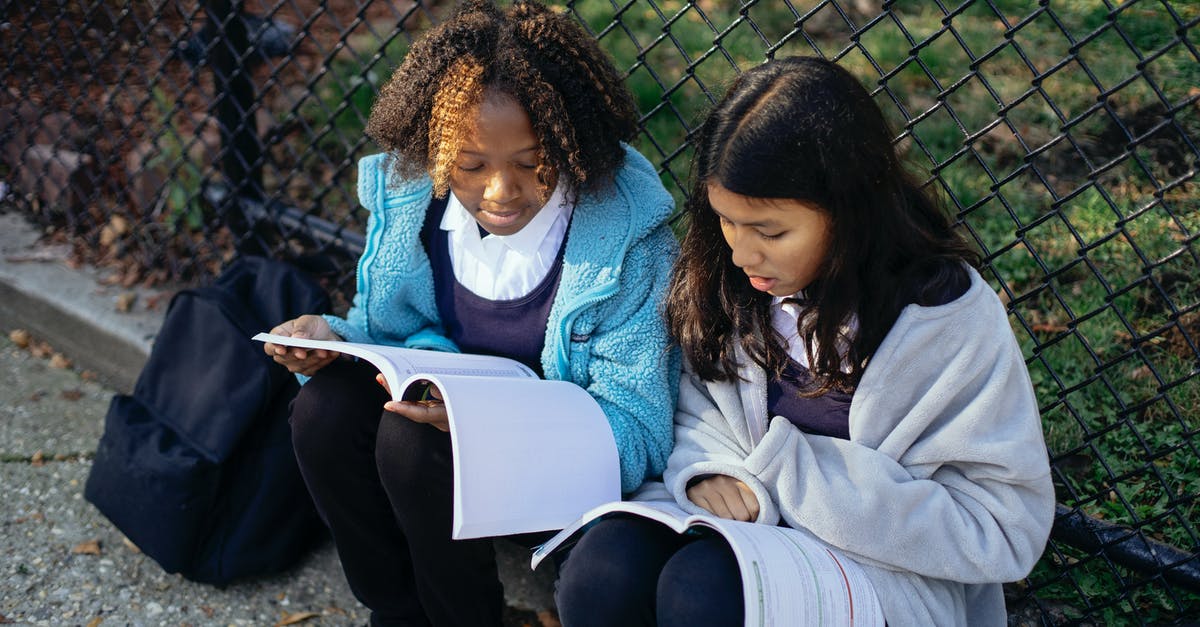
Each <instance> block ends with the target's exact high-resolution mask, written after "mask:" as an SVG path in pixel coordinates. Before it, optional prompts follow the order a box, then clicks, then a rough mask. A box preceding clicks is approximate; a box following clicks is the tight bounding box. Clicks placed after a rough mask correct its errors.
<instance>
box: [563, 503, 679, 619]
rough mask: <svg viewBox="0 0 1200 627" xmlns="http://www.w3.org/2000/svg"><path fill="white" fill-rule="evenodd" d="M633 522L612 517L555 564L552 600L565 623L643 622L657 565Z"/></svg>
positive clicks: (655, 578) (651, 599)
mask: <svg viewBox="0 0 1200 627" xmlns="http://www.w3.org/2000/svg"><path fill="white" fill-rule="evenodd" d="M641 531H642V530H641V529H640V528H639V526H638V524H637V523H636V521H633V520H629V519H623V518H611V519H608V520H604V521H601V522H600V523H598V524H597V525H595V526H594V527H592V528H591V529H589V530H588V531H587V533H585V534H584V535H583V537H582V538H581V539H580V540H579V543H578V544H576V545H575V547H574V548H572V549H571V552H570V554H569V555H568V556H567V558H566V560H565V561H564V562H563V563H562V564H561V565H560V566H559V576H558V581H557V582H556V584H555V589H554V598H555V603H556V605H557V606H558V611H559V616H560V617H561V618H562V619H563V623H564V624H568V625H572V626H575V625H635V624H646V623H647V622H648V619H649V618H650V616H651V608H652V604H653V594H654V589H655V582H656V580H657V578H658V567H659V566H658V565H657V564H654V563H652V562H653V561H654V560H653V559H650V560H647V558H650V557H651V554H653V553H654V551H652V550H651V551H648V552H647V551H644V550H642V549H644V548H645V547H644V545H643V544H642V542H641V540H642V537H641V536H642V535H643V534H642V533H641Z"/></svg>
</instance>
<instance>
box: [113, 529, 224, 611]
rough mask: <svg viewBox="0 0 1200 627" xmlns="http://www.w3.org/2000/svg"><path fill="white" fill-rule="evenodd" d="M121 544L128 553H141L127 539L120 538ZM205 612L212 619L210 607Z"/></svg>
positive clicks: (131, 541) (136, 546)
mask: <svg viewBox="0 0 1200 627" xmlns="http://www.w3.org/2000/svg"><path fill="white" fill-rule="evenodd" d="M121 544H124V545H125V548H127V549H129V550H130V551H133V552H134V553H141V552H142V550H141V549H140V548H138V545H136V544H134V543H133V540H130V539H129V538H121ZM201 609H204V608H201ZM206 611H207V613H208V616H209V618H212V608H211V607H210V608H208V609H207V610H206Z"/></svg>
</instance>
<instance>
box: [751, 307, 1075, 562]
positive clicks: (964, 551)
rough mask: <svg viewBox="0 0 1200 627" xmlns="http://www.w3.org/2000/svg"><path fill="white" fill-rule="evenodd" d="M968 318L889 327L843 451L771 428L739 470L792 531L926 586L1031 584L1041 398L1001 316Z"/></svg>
mask: <svg viewBox="0 0 1200 627" xmlns="http://www.w3.org/2000/svg"><path fill="white" fill-rule="evenodd" d="M993 296H994V295H993ZM995 307H996V308H997V309H1000V306H999V303H998V302H997V303H995ZM997 317H998V318H999V323H1000V324H1002V325H1003V327H1002V328H997V327H996V319H997ZM965 318H967V319H965V320H964V317H961V316H960V317H957V318H948V319H945V320H942V321H941V322H935V323H932V324H918V325H908V326H907V327H906V328H899V327H900V326H901V325H899V324H898V325H897V328H894V329H893V333H896V334H898V335H900V337H892V336H891V335H889V337H888V338H887V339H886V340H885V346H881V347H880V351H878V352H877V354H876V355H875V358H874V361H875V362H876V363H875V366H876V368H875V371H874V372H870V371H871V368H868V372H869V377H870V378H868V375H864V378H863V381H862V382H861V383H860V385H859V388H858V390H857V391H856V393H855V397H854V402H853V404H852V406H851V440H841V439H838V438H831V437H824V436H815V435H810V434H805V433H803V432H801V431H800V430H798V429H796V428H795V427H794V426H793V425H792V424H791V423H789V422H788V421H787V420H786V419H782V418H775V419H774V420H773V421H772V424H771V425H770V428H769V430H768V432H767V434H766V436H765V437H764V438H763V440H762V441H761V442H759V443H758V444H757V446H755V448H754V450H753V451H752V452H751V453H750V455H749V456H747V457H746V459H745V460H744V462H743V463H744V464H745V467H746V470H747V471H749V472H750V473H752V474H753V475H754V476H756V477H758V478H759V480H761V481H762V482H763V484H764V485H765V486H766V489H767V490H768V491H769V492H770V493H771V495H772V497H774V499H775V500H776V502H777V503H779V507H780V510H781V514H782V517H783V518H784V520H786V521H787V523H788V524H790V525H792V526H795V527H802V528H805V529H808V530H809V531H811V532H813V533H814V534H815V535H817V536H818V537H820V538H821V539H822V540H824V541H826V542H828V543H829V544H831V545H833V546H836V547H838V548H840V549H842V550H844V551H846V552H848V553H851V554H854V555H856V556H858V557H860V558H862V559H863V560H864V561H867V562H868V563H874V564H875V565H879V566H882V567H885V568H890V569H897V570H904V571H909V572H913V573H916V574H919V575H923V576H927V577H935V578H939V579H948V580H953V581H959V582H963V583H989V582H998V581H1013V580H1016V579H1019V578H1021V577H1024V576H1025V575H1027V574H1028V572H1029V570H1030V569H1031V568H1032V567H1033V565H1034V563H1035V562H1036V561H1037V559H1038V557H1039V556H1040V555H1041V552H1042V550H1043V549H1044V547H1045V542H1046V539H1047V537H1048V535H1049V530H1050V524H1051V521H1052V518H1053V511H1054V490H1053V486H1052V484H1051V481H1050V473H1049V462H1048V456H1047V452H1046V448H1045V443H1044V441H1043V439H1042V431H1041V422H1040V419H1039V415H1038V409H1037V404H1036V399H1035V397H1034V395H1033V390H1032V386H1031V384H1030V381H1029V376H1028V372H1027V370H1026V368H1025V363H1024V361H1023V360H1022V358H1021V354H1020V350H1019V348H1018V347H1017V345H1016V342H1015V340H1014V338H1013V337H1012V335H1011V331H1009V329H1008V326H1007V322H1006V321H1005V320H1004V318H1003V313H1000V314H999V316H997V315H995V314H994V312H993V314H992V315H988V314H987V313H986V312H985V313H984V314H982V315H975V314H972V315H969V316H966V317H965ZM971 318H974V319H975V321H974V322H972V321H971V320H970V319H971ZM979 318H982V319H984V322H987V319H989V318H990V323H988V324H984V325H982V326H981V325H980V324H977V322H979V320H978V319H979ZM989 328H990V329H991V332H988V329H989ZM939 342H940V344H939ZM935 346H938V347H940V348H937V349H935V348H932V347H935ZM856 431H857V432H856Z"/></svg>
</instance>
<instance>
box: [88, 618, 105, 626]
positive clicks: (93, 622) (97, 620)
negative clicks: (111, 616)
mask: <svg viewBox="0 0 1200 627" xmlns="http://www.w3.org/2000/svg"><path fill="white" fill-rule="evenodd" d="M102 620H104V619H103V618H100V617H99V616H97V617H95V618H93V619H92V620H89V621H88V624H87V627H97V625H99V624H100V621H102Z"/></svg>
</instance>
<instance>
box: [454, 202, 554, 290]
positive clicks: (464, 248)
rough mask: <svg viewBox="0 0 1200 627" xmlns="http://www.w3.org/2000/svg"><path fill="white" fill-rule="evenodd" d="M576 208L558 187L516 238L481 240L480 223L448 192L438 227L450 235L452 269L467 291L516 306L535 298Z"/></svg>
mask: <svg viewBox="0 0 1200 627" xmlns="http://www.w3.org/2000/svg"><path fill="white" fill-rule="evenodd" d="M573 209H574V206H573V205H572V204H571V203H570V202H568V201H567V190H566V186H565V185H563V184H562V183H559V184H558V186H557V187H555V188H554V193H553V194H551V196H550V200H548V201H546V204H545V205H544V206H542V209H541V210H540V211H538V212H537V215H535V216H533V219H532V220H530V221H529V224H526V225H525V227H524V228H522V229H521V230H520V231H517V232H516V233H513V234H512V235H494V234H487V236H486V237H480V235H479V227H478V224H479V223H478V222H476V221H475V218H474V217H473V216H472V215H471V214H470V213H469V212H468V211H467V209H466V207H464V206H463V204H462V203H461V202H460V201H459V200H458V198H456V197H455V196H454V192H450V198H449V201H448V202H447V203H446V213H445V215H443V216H442V222H441V224H440V225H439V226H440V228H441V229H442V230H443V231H448V232H449V233H450V237H449V245H450V246H449V248H450V265H451V266H452V267H453V268H454V278H455V279H457V280H458V282H459V283H461V284H462V285H463V287H465V288H467V289H468V290H470V291H471V292H472V293H474V294H476V295H477V296H480V297H482V298H487V299H489V300H513V299H516V298H521V297H522V296H525V295H527V294H529V293H530V292H532V291H533V290H534V288H536V287H537V286H538V285H539V284H540V283H541V282H542V280H543V279H545V278H546V275H547V274H549V273H550V269H551V268H552V267H554V260H555V258H556V257H557V256H558V249H559V248H560V247H561V246H562V242H563V238H565V237H566V234H567V225H568V223H569V222H570V220H571V211H572V210H573Z"/></svg>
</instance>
